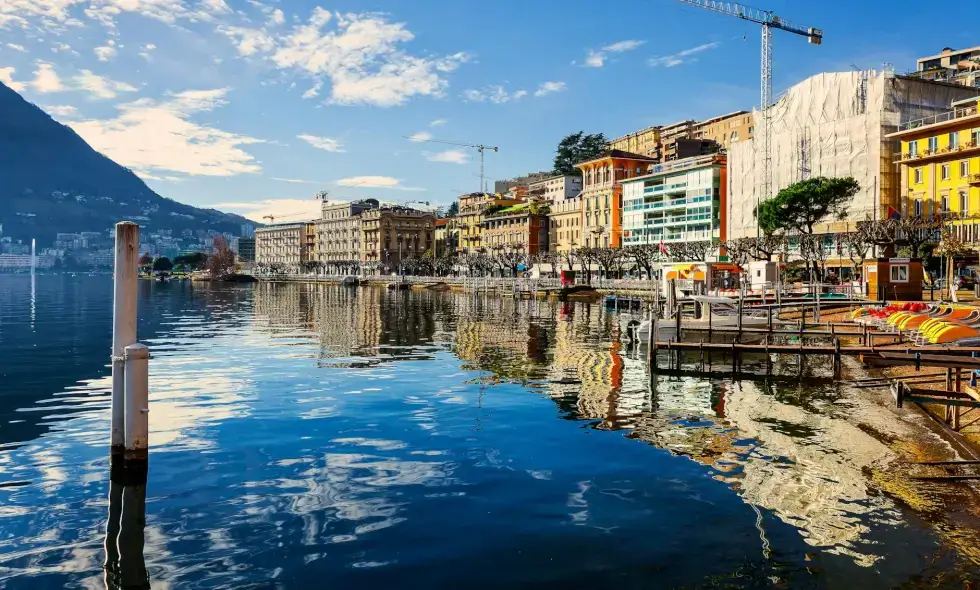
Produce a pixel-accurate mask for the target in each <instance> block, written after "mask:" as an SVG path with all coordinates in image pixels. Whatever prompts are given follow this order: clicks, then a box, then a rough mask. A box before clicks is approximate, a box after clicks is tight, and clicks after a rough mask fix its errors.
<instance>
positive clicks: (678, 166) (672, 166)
mask: <svg viewBox="0 0 980 590" xmlns="http://www.w3.org/2000/svg"><path fill="white" fill-rule="evenodd" d="M726 161H727V156H725V155H724V154H709V155H707V156H694V157H692V158H684V159H683V160H674V161H673V162H664V163H663V164H657V165H655V166H654V167H653V168H652V169H651V170H650V172H649V173H647V174H644V175H643V176H634V177H633V178H624V179H623V180H621V181H620V182H622V183H624V184H625V183H627V182H636V181H638V180H646V179H648V178H653V177H655V176H661V175H663V174H670V173H672V172H679V171H682V170H690V169H691V168H701V167H703V166H712V165H722V164H724V163H725V162H726Z"/></svg>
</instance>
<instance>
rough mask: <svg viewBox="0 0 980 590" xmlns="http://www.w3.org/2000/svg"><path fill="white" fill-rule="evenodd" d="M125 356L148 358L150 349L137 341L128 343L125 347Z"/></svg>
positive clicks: (128, 357)
mask: <svg viewBox="0 0 980 590" xmlns="http://www.w3.org/2000/svg"><path fill="white" fill-rule="evenodd" d="M126 358H127V359H148V358H150V349H149V348H147V346H146V345H145V344H140V343H139V342H137V343H135V344H130V345H129V346H127V347H126Z"/></svg>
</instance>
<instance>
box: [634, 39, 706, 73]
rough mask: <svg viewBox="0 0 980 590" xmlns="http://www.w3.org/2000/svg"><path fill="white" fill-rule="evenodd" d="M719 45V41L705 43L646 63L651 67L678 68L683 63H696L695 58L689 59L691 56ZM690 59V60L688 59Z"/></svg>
mask: <svg viewBox="0 0 980 590" xmlns="http://www.w3.org/2000/svg"><path fill="white" fill-rule="evenodd" d="M719 45H721V42H720V41H714V42H712V43H705V44H703V45H698V46H697V47H692V48H690V49H685V50H683V51H678V52H677V53H674V54H673V55H664V56H662V57H654V58H651V59H650V60H649V61H648V62H647V63H649V64H650V65H651V66H654V67H656V66H664V67H665V68H672V67H674V66H679V65H681V64H683V63H690V62H692V61H697V58H691V56H692V55H695V54H698V53H701V52H702V51H708V50H709V49H714V48H715V47H718V46H719ZM688 58H690V59H688Z"/></svg>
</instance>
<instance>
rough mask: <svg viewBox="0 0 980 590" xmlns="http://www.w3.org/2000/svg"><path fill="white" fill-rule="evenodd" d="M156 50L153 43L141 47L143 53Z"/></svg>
mask: <svg viewBox="0 0 980 590" xmlns="http://www.w3.org/2000/svg"><path fill="white" fill-rule="evenodd" d="M156 48H157V46H156V45H154V44H153V43H147V44H146V45H144V46H143V49H144V50H145V51H153V50H154V49H156Z"/></svg>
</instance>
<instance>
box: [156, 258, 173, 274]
mask: <svg viewBox="0 0 980 590" xmlns="http://www.w3.org/2000/svg"><path fill="white" fill-rule="evenodd" d="M173 268H174V263H173V262H170V259H169V258H167V257H166V256H161V257H160V258H157V259H156V260H154V261H153V270H154V271H156V272H170V271H171V270H173Z"/></svg>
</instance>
